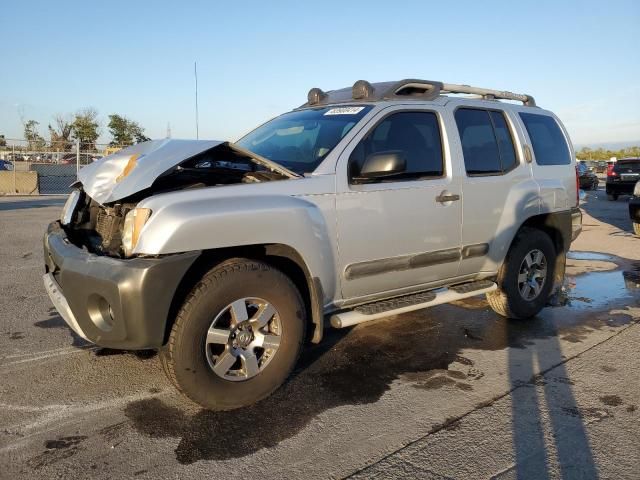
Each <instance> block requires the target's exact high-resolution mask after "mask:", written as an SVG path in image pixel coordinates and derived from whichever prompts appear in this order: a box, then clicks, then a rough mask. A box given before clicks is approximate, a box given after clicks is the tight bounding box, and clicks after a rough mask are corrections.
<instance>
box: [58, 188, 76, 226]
mask: <svg viewBox="0 0 640 480" xmlns="http://www.w3.org/2000/svg"><path fill="white" fill-rule="evenodd" d="M79 199H80V190H73V191H72V192H71V194H70V195H69V197H68V198H67V201H66V202H65V203H64V207H62V214H61V215H60V223H62V225H69V224H70V223H71V221H72V220H73V214H74V213H75V211H76V206H77V205H78V200H79Z"/></svg>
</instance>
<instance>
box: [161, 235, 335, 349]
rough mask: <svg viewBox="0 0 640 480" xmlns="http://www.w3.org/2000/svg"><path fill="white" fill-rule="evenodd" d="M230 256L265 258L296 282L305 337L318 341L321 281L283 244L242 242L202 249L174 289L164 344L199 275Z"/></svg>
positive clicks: (321, 313)
mask: <svg viewBox="0 0 640 480" xmlns="http://www.w3.org/2000/svg"><path fill="white" fill-rule="evenodd" d="M230 258H247V259H251V260H258V261H262V262H265V263H267V264H269V265H271V266H273V267H274V268H277V269H278V270H280V271H282V272H283V273H284V274H285V275H287V276H288V277H289V278H290V279H291V281H292V282H293V283H294V285H296V287H297V288H298V289H299V291H300V295H301V296H302V299H303V301H304V303H305V307H306V313H307V323H308V325H307V326H308V327H309V328H308V329H307V332H308V338H307V340H308V341H311V342H312V343H320V341H321V340H322V336H323V330H324V308H323V307H324V306H323V299H324V294H323V289H322V283H321V281H320V279H319V278H318V277H314V276H312V274H311V271H310V270H309V267H308V266H307V264H306V262H305V261H304V259H303V258H302V256H301V255H300V254H299V253H298V252H297V251H296V250H295V249H294V248H293V247H291V246H289V245H284V244H278V243H273V244H258V245H243V246H239V247H227V248H214V249H209V250H203V251H202V253H201V254H200V256H199V257H198V258H197V259H196V261H195V262H193V264H192V265H191V267H190V268H189V269H188V270H187V272H186V273H185V274H184V276H183V278H182V280H181V281H180V283H179V285H178V288H177V289H176V291H175V293H174V295H173V299H172V301H171V306H170V308H169V312H168V314H167V319H166V322H165V332H164V337H163V344H166V342H167V341H168V339H169V335H170V333H171V329H172V327H173V325H174V323H175V319H176V315H177V314H178V311H179V310H180V307H181V306H182V304H183V303H184V301H185V300H186V298H187V296H188V295H189V293H190V292H191V291H192V290H193V288H194V287H195V286H196V284H197V283H198V282H199V281H200V279H201V278H202V277H203V276H204V275H205V273H207V272H208V271H209V270H211V269H212V268H214V267H215V266H216V265H218V264H220V263H222V262H223V261H225V260H228V259H230Z"/></svg>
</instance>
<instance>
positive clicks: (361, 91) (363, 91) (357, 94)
mask: <svg viewBox="0 0 640 480" xmlns="http://www.w3.org/2000/svg"><path fill="white" fill-rule="evenodd" d="M373 90H374V88H373V85H371V84H370V83H369V82H367V81H366V80H358V81H357V82H356V83H354V84H353V88H352V94H351V96H352V97H353V99H354V100H364V99H365V98H369V97H370V96H372V95H373Z"/></svg>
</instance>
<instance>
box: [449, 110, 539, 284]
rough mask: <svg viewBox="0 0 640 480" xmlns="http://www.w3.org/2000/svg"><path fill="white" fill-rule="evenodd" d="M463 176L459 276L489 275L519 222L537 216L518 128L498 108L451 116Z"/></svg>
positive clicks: (508, 116) (533, 183) (500, 258)
mask: <svg viewBox="0 0 640 480" xmlns="http://www.w3.org/2000/svg"><path fill="white" fill-rule="evenodd" d="M454 118H455V124H456V126H457V131H458V136H459V139H460V144H459V145H460V148H461V152H460V157H461V158H462V159H463V162H464V174H463V180H462V181H463V185H462V191H463V214H462V217H463V229H462V261H461V264H460V272H459V273H460V274H461V275H468V274H473V273H478V272H483V271H485V272H493V271H495V270H496V269H497V267H498V265H499V263H500V262H501V260H502V259H503V258H504V256H505V255H506V250H507V249H508V247H509V243H510V240H511V237H512V236H513V234H514V230H515V229H517V228H518V227H519V225H520V223H521V219H522V218H524V217H526V216H528V215H532V214H536V213H538V208H539V206H538V198H537V190H538V188H537V185H536V183H535V182H534V181H533V179H532V178H531V169H530V167H529V165H528V164H527V163H526V162H524V161H522V158H523V155H522V149H521V144H520V142H519V141H518V138H519V136H518V135H517V132H518V127H517V125H516V124H515V123H514V121H513V120H514V119H513V117H512V116H510V115H509V114H508V113H507V112H506V111H504V110H502V109H500V108H480V107H476V106H460V107H458V108H456V109H455V111H454Z"/></svg>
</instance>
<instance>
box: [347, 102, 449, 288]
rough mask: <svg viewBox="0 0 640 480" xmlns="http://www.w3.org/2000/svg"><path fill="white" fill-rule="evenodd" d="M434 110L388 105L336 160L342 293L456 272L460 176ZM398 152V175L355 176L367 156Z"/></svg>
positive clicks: (411, 284) (412, 282) (403, 285)
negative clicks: (403, 165) (403, 166)
mask: <svg viewBox="0 0 640 480" xmlns="http://www.w3.org/2000/svg"><path fill="white" fill-rule="evenodd" d="M442 137H443V121H442V118H441V115H440V112H439V111H437V110H434V109H420V108H411V110H407V107H392V108H388V109H385V110H383V111H381V112H380V113H379V114H378V115H377V116H376V117H374V118H373V119H372V120H371V122H370V123H369V125H367V127H365V128H364V129H363V131H362V132H360V133H359V134H358V136H356V137H355V138H354V140H353V141H352V142H351V143H350V145H349V146H348V147H347V148H346V149H345V151H344V152H343V154H342V156H341V158H340V160H339V162H338V165H337V182H338V185H337V196H336V210H337V232H338V250H339V265H340V272H341V284H342V294H343V297H344V298H345V299H354V298H356V297H364V296H368V295H375V294H377V293H380V292H385V293H386V292H391V291H396V292H397V293H400V292H402V291H403V290H405V291H406V290H411V289H414V288H416V287H418V286H419V285H421V284H425V283H429V282H433V281H436V280H442V279H445V278H449V277H454V276H455V275H456V274H457V269H458V265H459V263H460V240H461V221H462V218H461V204H462V202H461V201H460V200H461V197H460V194H461V192H460V183H459V178H458V175H454V174H453V173H452V168H451V158H450V154H449V150H448V148H443V145H445V142H443V140H442ZM380 152H400V153H401V154H402V156H403V157H404V158H405V161H406V170H405V172H404V173H402V174H398V175H395V176H391V177H388V178H384V179H379V180H377V181H363V180H361V179H360V180H359V179H358V178H359V171H360V168H361V167H362V165H363V164H364V161H365V159H366V158H367V157H368V156H370V155H372V154H375V153H380Z"/></svg>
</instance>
